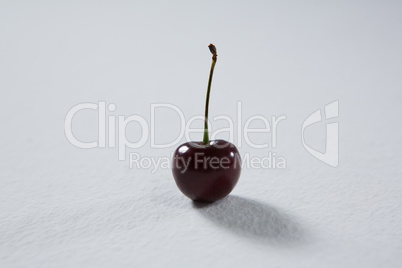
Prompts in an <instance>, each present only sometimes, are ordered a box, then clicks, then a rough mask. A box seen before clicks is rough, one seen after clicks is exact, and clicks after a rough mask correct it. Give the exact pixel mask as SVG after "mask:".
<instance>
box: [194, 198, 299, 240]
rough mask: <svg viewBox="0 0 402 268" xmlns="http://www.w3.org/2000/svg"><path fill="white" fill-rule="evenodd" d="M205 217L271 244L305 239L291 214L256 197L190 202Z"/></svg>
mask: <svg viewBox="0 0 402 268" xmlns="http://www.w3.org/2000/svg"><path fill="white" fill-rule="evenodd" d="M193 206H194V207H195V208H196V209H198V211H199V212H200V213H201V214H202V215H203V216H204V217H205V218H207V219H209V220H211V221H213V222H214V223H216V224H218V225H220V226H222V227H224V228H225V229H227V230H230V231H232V232H234V233H236V234H238V235H241V236H245V237H247V238H251V239H254V240H260V241H262V242H268V243H272V244H299V243H303V242H305V241H306V234H305V231H304V230H303V229H304V228H302V226H301V225H300V224H299V223H298V222H297V221H296V220H295V219H294V217H292V216H290V215H288V214H286V213H284V212H282V211H280V210H279V209H277V208H275V207H273V206H270V205H267V204H263V203H260V202H257V201H253V200H249V199H246V198H243V197H239V196H233V195H230V196H228V197H226V198H224V199H222V200H220V201H218V202H215V203H200V202H193Z"/></svg>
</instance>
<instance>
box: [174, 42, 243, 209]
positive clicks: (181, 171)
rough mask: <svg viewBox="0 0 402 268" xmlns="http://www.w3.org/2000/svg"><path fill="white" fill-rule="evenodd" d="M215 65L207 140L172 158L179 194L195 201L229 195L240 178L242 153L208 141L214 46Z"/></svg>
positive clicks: (212, 48)
mask: <svg viewBox="0 0 402 268" xmlns="http://www.w3.org/2000/svg"><path fill="white" fill-rule="evenodd" d="M208 47H209V50H210V51H211V53H212V64H211V70H210V72H209V80H208V88H207V97H206V102H205V117H204V118H205V121H204V138H203V141H202V142H187V143H184V144H182V145H180V146H179V148H177V149H176V151H175V153H174V156H173V167H172V169H173V177H174V179H175V181H176V184H177V186H178V187H179V189H180V191H182V192H183V194H185V195H186V196H188V197H189V198H191V199H192V200H195V201H206V202H214V201H216V200H219V199H221V198H224V197H225V196H227V195H228V194H229V193H230V192H231V191H232V190H233V188H234V187H235V186H236V183H237V181H238V180H239V177H240V171H241V163H240V162H241V161H240V155H239V152H238V151H237V149H236V146H234V145H233V144H232V143H230V142H228V141H224V140H214V141H211V140H209V130H208V107H209V95H210V93H211V83H212V76H213V73H214V68H215V64H216V61H217V56H218V55H217V51H216V47H215V46H214V45H213V44H210V45H209V46H208Z"/></svg>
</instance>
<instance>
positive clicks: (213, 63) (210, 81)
mask: <svg viewBox="0 0 402 268" xmlns="http://www.w3.org/2000/svg"><path fill="white" fill-rule="evenodd" d="M208 47H209V50H210V51H211V53H212V64H211V71H210V72H209V80H208V90H207V100H206V103H205V123H204V140H203V142H202V143H203V144H204V145H207V144H208V143H209V131H208V109H209V95H210V93H211V84H212V76H213V75H214V68H215V64H216V60H217V56H218V55H217V54H216V47H215V46H214V45H213V44H209V46H208Z"/></svg>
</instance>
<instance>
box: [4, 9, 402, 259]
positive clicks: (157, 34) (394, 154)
mask: <svg viewBox="0 0 402 268" xmlns="http://www.w3.org/2000/svg"><path fill="white" fill-rule="evenodd" d="M401 14H402V6H401V3H400V2H398V1H332V3H331V2H328V1H326V3H324V2H318V1H303V2H301V1H294V2H290V1H276V2H267V1H253V2H251V1H248V2H247V3H246V1H244V2H240V1H197V2H195V1H182V2H173V1H161V2H151V1H147V2H146V1H113V2H112V1H109V2H107V1H92V2H91V1H64V2H61V1H34V2H33V1H25V2H24V1H2V2H1V4H0V124H1V128H0V130H1V131H0V137H1V139H0V146H1V147H0V148H1V150H0V266H1V267H17V266H18V267H21V266H25V267H47V266H49V267H77V266H80V267H84V266H85V267H112V266H113V267H120V266H121V267H124V266H126V267H133V266H136V267H150V266H151V267H166V266H171V267H174V266H176V267H189V266H195V267H206V266H212V267H214V266H215V267H218V266H219V267H221V266H226V267H229V266H230V267H244V266H246V265H247V266H250V267H251V266H252V267H400V266H401V265H402V257H401V252H402V230H401V218H402V217H401V215H402V203H401V202H402V196H401V192H402V182H401V179H402V178H401V176H402V165H401V161H402V153H401V150H402V146H401V145H402V143H401V140H400V139H401V136H402V128H401V119H400V117H401V115H402V108H401V107H402V93H401V85H402V76H401V73H402V52H401V48H402V29H401V28H402V27H401V26H402V17H401ZM210 42H212V43H214V44H215V45H216V46H217V48H218V55H219V56H218V63H217V65H216V69H215V77H214V81H213V87H212V93H211V103H210V115H211V116H212V117H213V116H217V115H229V116H231V117H232V118H234V119H235V118H236V113H237V111H236V106H237V101H242V108H243V112H242V114H243V118H244V120H246V119H247V118H248V117H250V116H252V115H255V114H260V115H263V116H265V117H267V118H271V116H272V115H276V116H279V115H286V116H287V119H286V120H284V121H283V122H281V123H280V124H279V128H278V145H277V147H276V148H272V146H270V147H269V148H266V149H260V150H253V149H251V148H250V147H249V146H247V145H245V144H244V139H243V144H242V145H241V146H238V147H239V150H240V152H241V153H242V154H245V153H250V154H251V155H254V156H264V155H267V153H268V152H276V153H277V154H278V155H280V156H283V157H285V158H286V161H287V168H286V169H284V170H278V169H250V168H249V169H244V170H243V173H242V176H241V178H240V181H239V183H238V185H237V187H236V188H235V190H234V191H233V193H232V194H231V195H230V196H229V197H228V198H226V199H224V200H222V201H221V202H217V203H215V204H212V205H210V206H198V205H196V204H193V203H192V202H191V201H190V200H189V199H187V198H186V197H184V196H183V195H182V194H181V193H180V192H179V191H178V189H177V188H176V186H175V184H174V180H173V177H172V175H171V172H170V170H169V169H159V170H157V172H155V173H152V172H151V170H149V169H146V170H144V169H138V168H133V169H130V168H129V163H128V161H118V159H117V149H116V148H104V149H99V148H96V149H87V150H84V149H79V148H76V147H74V146H72V145H71V144H70V143H69V142H68V140H67V139H66V137H65V135H64V118H65V116H66V114H67V112H68V110H69V109H70V108H71V107H73V106H74V105H76V104H78V103H81V102H91V103H98V102H99V101H106V102H107V103H108V104H109V103H114V104H115V105H116V106H117V109H116V111H115V112H113V113H111V112H109V113H108V115H112V116H118V115H123V116H129V115H133V114H137V115H140V116H142V117H144V118H145V119H146V120H149V117H150V104H151V103H172V104H174V105H176V106H178V107H180V109H181V110H182V111H183V113H184V114H185V115H186V118H190V117H191V116H194V115H202V114H203V108H204V98H205V92H206V86H207V79H208V73H209V67H210V62H211V55H210V53H209V51H208V48H207V45H208V44H209V43H210ZM335 100H339V118H338V121H339V152H340V154H339V166H338V167H337V168H332V167H330V166H328V165H326V164H324V163H322V162H320V161H319V160H317V159H315V158H314V157H312V156H311V155H310V154H309V153H308V152H307V151H306V150H305V149H304V148H303V146H302V143H301V135H300V132H301V125H302V123H303V121H304V120H305V119H306V118H307V117H308V116H309V115H310V114H311V113H313V112H314V111H316V110H317V109H320V108H321V109H322V108H323V107H324V106H325V105H326V104H328V103H330V102H332V101H335ZM244 120H243V123H242V124H243V125H244ZM223 125H224V124H223ZM194 126H198V127H201V126H202V122H200V121H198V123H197V122H195V124H194ZM219 126H220V125H219V122H216V123H214V126H213V127H214V128H215V129H216V128H219ZM73 127H74V133H75V135H76V136H77V137H78V138H80V139H81V140H85V141H92V140H96V139H97V114H96V112H94V111H84V112H81V113H80V114H77V116H76V117H75V119H74V121H73ZM155 131H156V132H155V133H156V138H157V141H158V142H166V141H169V140H173V137H174V136H175V135H177V133H178V131H179V121H178V116H177V114H175V113H174V112H172V111H165V112H161V113H159V114H158V116H157V120H156V130H155ZM127 134H128V135H127V136H128V137H129V138H130V139H132V140H136V139H138V138H139V137H140V134H141V133H140V129H139V126H138V125H136V124H131V125H130V126H129V127H128V129H127ZM264 135H266V136H264ZM264 135H261V134H259V135H257V134H255V137H254V138H253V139H254V141H256V142H263V141H265V140H268V141H269V139H270V135H269V134H264ZM325 135H326V132H325V122H322V123H320V124H316V125H314V126H311V127H310V128H309V129H308V130H306V142H307V143H308V144H309V145H310V146H311V147H314V148H317V149H318V148H321V150H322V149H323V148H324V147H325ZM201 138H202V137H201V134H199V135H198V136H197V135H195V136H194V139H198V140H201ZM222 138H226V137H225V136H222ZM182 142H184V139H183V140H182ZM235 143H236V144H237V141H235ZM178 145H179V144H177V145H175V146H172V147H170V148H166V149H151V148H150V142H149V140H148V142H147V143H146V145H145V146H143V147H141V148H139V149H136V150H133V149H130V150H129V151H128V152H137V153H139V154H141V155H143V156H155V157H156V156H164V157H169V156H170V153H171V152H172V151H173V150H174V149H175V147H176V146H178ZM237 145H239V144H237Z"/></svg>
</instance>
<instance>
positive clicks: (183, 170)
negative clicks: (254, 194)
mask: <svg viewBox="0 0 402 268" xmlns="http://www.w3.org/2000/svg"><path fill="white" fill-rule="evenodd" d="M172 166H173V168H172V171H173V177H174V179H175V181H176V184H177V187H178V188H179V189H180V191H181V192H182V193H183V194H184V195H186V196H187V197H189V198H190V199H192V200H194V201H203V202H214V201H217V200H219V199H222V198H224V197H225V196H227V195H228V194H229V193H230V192H231V191H232V190H233V188H234V187H235V186H236V184H237V181H238V180H239V177H240V173H241V160H240V154H239V152H238V150H237V148H236V146H235V145H233V144H232V143H230V142H228V141H225V140H211V141H209V143H208V144H204V143H203V142H187V143H184V144H182V145H180V146H179V147H178V148H177V149H176V151H175V153H174V155H173V165H172Z"/></svg>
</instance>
